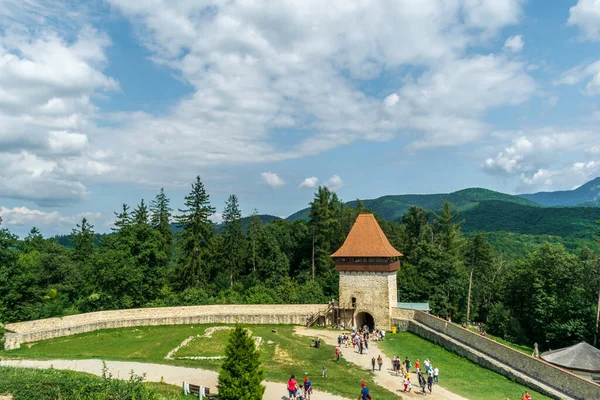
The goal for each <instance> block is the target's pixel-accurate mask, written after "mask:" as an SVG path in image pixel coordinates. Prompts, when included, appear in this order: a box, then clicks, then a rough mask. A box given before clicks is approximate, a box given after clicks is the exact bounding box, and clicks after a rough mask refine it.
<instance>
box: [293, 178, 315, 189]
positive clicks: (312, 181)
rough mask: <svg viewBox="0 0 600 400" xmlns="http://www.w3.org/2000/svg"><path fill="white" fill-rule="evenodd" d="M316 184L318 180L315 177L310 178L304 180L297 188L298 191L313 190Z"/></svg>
mask: <svg viewBox="0 0 600 400" xmlns="http://www.w3.org/2000/svg"><path fill="white" fill-rule="evenodd" d="M318 184H319V178H317V177H316V176H311V177H309V178H305V179H304V180H303V181H302V182H301V183H300V185H299V186H298V189H305V188H315V187H317V185H318Z"/></svg>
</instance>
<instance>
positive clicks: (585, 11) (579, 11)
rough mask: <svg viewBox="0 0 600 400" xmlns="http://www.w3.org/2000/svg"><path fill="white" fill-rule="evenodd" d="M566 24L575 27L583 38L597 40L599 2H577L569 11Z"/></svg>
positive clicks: (599, 13)
mask: <svg viewBox="0 0 600 400" xmlns="http://www.w3.org/2000/svg"><path fill="white" fill-rule="evenodd" d="M568 24H569V25H575V26H577V27H578V28H579V29H580V30H581V32H582V34H583V37H584V38H586V39H589V40H598V39H599V38H600V2H599V1H597V0H579V1H578V2H577V4H576V5H574V6H573V7H571V8H570V9H569V20H568Z"/></svg>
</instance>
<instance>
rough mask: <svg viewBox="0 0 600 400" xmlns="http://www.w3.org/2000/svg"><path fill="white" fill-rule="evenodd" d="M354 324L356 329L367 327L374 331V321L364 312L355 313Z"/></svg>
mask: <svg viewBox="0 0 600 400" xmlns="http://www.w3.org/2000/svg"><path fill="white" fill-rule="evenodd" d="M354 322H356V327H357V328H359V329H362V327H363V326H365V325H367V326H368V327H369V330H373V329H375V319H374V318H373V316H372V315H371V314H369V313H368V312H366V311H362V312H359V313H357V314H356V317H354Z"/></svg>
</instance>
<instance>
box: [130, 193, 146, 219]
mask: <svg viewBox="0 0 600 400" xmlns="http://www.w3.org/2000/svg"><path fill="white" fill-rule="evenodd" d="M131 216H132V222H133V223H134V224H136V225H148V207H147V206H146V203H144V199H142V201H141V202H140V204H139V205H138V206H137V207H136V208H135V210H133V213H132V215H131Z"/></svg>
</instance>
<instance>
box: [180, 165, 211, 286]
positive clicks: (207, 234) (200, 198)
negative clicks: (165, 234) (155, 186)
mask: <svg viewBox="0 0 600 400" xmlns="http://www.w3.org/2000/svg"><path fill="white" fill-rule="evenodd" d="M184 204H185V207H186V208H184V209H179V212H180V213H181V215H178V216H176V217H175V220H176V221H177V223H178V224H179V226H180V227H181V232H180V234H179V237H180V239H179V251H180V254H179V268H180V273H181V276H179V277H178V279H179V280H180V281H181V282H182V283H183V286H196V285H201V284H203V283H204V282H205V281H206V279H207V278H208V275H209V271H208V266H209V262H208V254H207V250H208V249H209V246H210V240H211V237H212V236H213V231H214V226H213V223H212V222H211V220H210V219H209V218H210V216H211V215H213V214H214V213H215V208H214V207H212V206H211V205H210V197H209V195H208V193H206V189H205V188H204V184H203V183H202V181H201V180H200V176H197V177H196V181H195V182H194V183H192V190H191V192H190V193H189V194H188V195H187V196H185V203H184Z"/></svg>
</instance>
